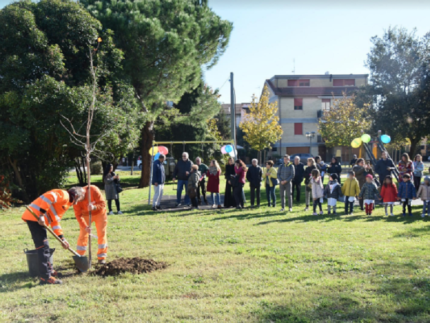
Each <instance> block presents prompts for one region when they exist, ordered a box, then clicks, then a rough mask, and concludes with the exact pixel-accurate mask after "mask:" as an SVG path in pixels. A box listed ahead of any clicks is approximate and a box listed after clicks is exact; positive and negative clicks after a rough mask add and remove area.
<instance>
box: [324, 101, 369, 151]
mask: <svg viewBox="0 0 430 323" xmlns="http://www.w3.org/2000/svg"><path fill="white" fill-rule="evenodd" d="M354 100H355V98H354V96H352V97H347V96H345V95H344V96H343V98H341V99H337V100H334V101H333V104H332V106H331V107H330V109H329V110H325V111H324V112H323V117H322V118H321V119H320V120H319V122H318V131H319V133H320V135H321V137H322V138H323V140H324V142H325V145H326V147H327V148H332V147H337V146H347V147H350V146H351V141H352V140H354V139H355V138H360V137H361V136H362V134H363V133H366V131H367V130H369V128H370V125H371V118H370V117H369V114H368V107H367V106H364V107H362V108H358V107H357V106H356V105H355V103H354Z"/></svg>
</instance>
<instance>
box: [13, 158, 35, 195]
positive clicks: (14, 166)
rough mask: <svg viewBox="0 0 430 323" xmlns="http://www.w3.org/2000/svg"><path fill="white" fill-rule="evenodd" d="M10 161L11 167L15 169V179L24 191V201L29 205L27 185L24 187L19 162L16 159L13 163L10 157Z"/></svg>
mask: <svg viewBox="0 0 430 323" xmlns="http://www.w3.org/2000/svg"><path fill="white" fill-rule="evenodd" d="M8 159H9V163H10V165H11V166H12V168H13V172H14V175H15V179H16V181H17V182H18V186H19V187H20V188H21V189H22V194H23V200H24V202H25V203H29V202H30V199H29V197H28V194H27V191H26V190H25V185H24V181H23V180H22V176H21V173H20V169H19V166H18V161H17V160H16V159H15V160H14V161H13V162H12V160H11V159H10V157H8Z"/></svg>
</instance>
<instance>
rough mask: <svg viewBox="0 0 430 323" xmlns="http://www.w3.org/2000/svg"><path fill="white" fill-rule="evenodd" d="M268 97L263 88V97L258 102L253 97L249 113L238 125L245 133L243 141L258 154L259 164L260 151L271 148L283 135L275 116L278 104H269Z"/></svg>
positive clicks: (266, 89)
mask: <svg viewBox="0 0 430 323" xmlns="http://www.w3.org/2000/svg"><path fill="white" fill-rule="evenodd" d="M269 96H270V92H269V89H268V88H267V86H265V87H264V90H263V95H262V96H261V98H260V100H259V101H258V102H257V98H256V96H255V95H253V96H252V102H251V107H250V108H249V113H247V114H246V115H245V116H244V118H243V121H242V122H241V123H240V124H239V127H240V129H242V131H243V132H244V133H245V135H244V139H245V140H246V141H247V142H248V143H249V145H250V146H251V147H252V148H253V149H255V150H257V151H259V152H260V154H259V155H260V158H259V162H260V164H261V151H262V150H263V149H266V148H271V147H272V144H274V143H276V142H277V141H278V140H280V139H281V136H282V133H283V131H282V127H281V126H280V125H279V117H278V116H277V112H278V103H277V102H273V103H269Z"/></svg>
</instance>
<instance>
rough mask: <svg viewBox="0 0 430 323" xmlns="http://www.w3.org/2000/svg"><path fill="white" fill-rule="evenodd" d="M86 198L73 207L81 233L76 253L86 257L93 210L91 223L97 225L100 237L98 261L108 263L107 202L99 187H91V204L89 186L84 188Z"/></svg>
mask: <svg viewBox="0 0 430 323" xmlns="http://www.w3.org/2000/svg"><path fill="white" fill-rule="evenodd" d="M82 189H83V190H84V193H85V198H84V199H83V200H81V201H80V202H78V203H77V204H75V205H74V206H73V208H74V210H75V216H76V219H77V220H78V222H79V227H80V229H81V232H80V233H79V238H78V246H77V247H76V249H77V250H76V252H77V253H78V254H80V255H81V256H83V255H85V253H86V251H87V245H88V235H89V234H91V227H90V223H89V211H90V210H91V221H92V222H94V223H95V224H96V229H97V237H98V251H97V259H98V261H99V263H100V264H104V263H106V256H107V232H106V231H107V212H106V201H105V198H104V197H103V195H102V193H101V192H100V190H99V188H98V187H97V186H94V185H91V203H88V186H85V187H83V188H82Z"/></svg>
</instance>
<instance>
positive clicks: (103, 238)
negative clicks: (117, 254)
mask: <svg viewBox="0 0 430 323" xmlns="http://www.w3.org/2000/svg"><path fill="white" fill-rule="evenodd" d="M83 218H84V219H85V222H86V223H89V216H88V215H84V216H83ZM91 220H92V222H93V223H95V224H96V229H97V237H98V241H97V242H98V250H97V258H98V260H104V259H106V257H107V249H108V248H107V247H108V245H107V223H108V221H107V213H106V211H105V212H103V213H102V214H98V215H96V216H94V215H93V216H92V217H91ZM80 229H81V232H80V233H79V238H78V246H77V247H76V249H77V250H76V252H77V253H78V254H80V255H81V256H83V255H85V253H86V252H87V246H88V233H87V232H86V231H85V228H83V227H82V226H81V227H80Z"/></svg>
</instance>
